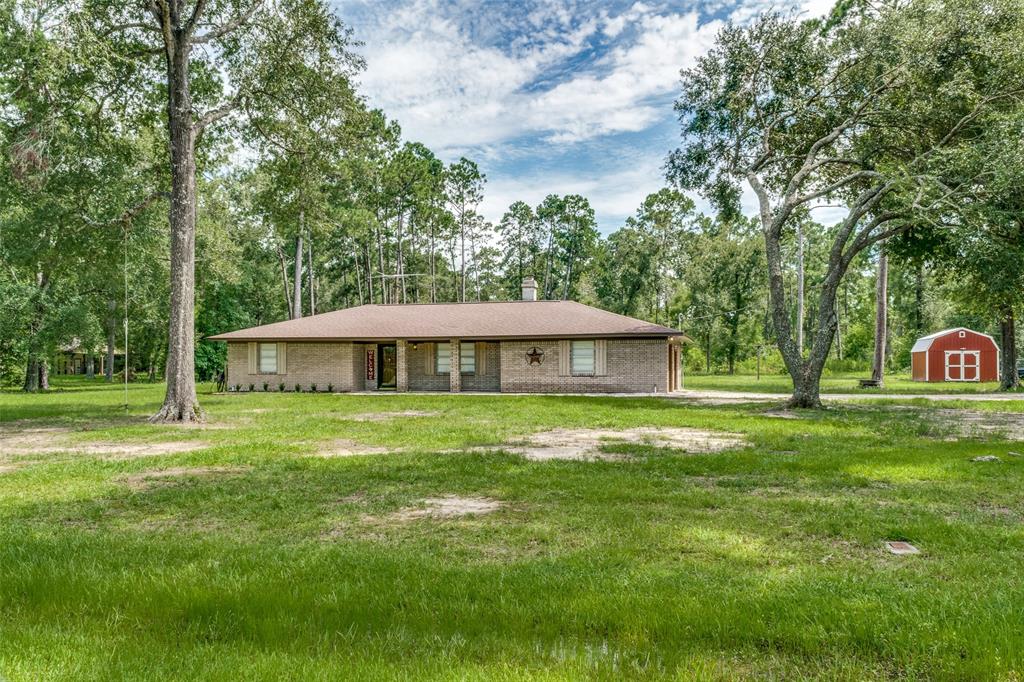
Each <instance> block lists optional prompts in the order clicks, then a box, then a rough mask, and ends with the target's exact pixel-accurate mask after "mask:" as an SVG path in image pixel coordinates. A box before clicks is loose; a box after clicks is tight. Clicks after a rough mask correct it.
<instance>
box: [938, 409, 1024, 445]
mask: <svg viewBox="0 0 1024 682" xmlns="http://www.w3.org/2000/svg"><path fill="white" fill-rule="evenodd" d="M929 414H930V415H931V417H932V419H933V420H934V421H935V422H936V423H938V424H940V425H948V426H951V427H953V434H952V437H951V439H952V440H957V439H958V438H1006V439H1008V440H1024V414H1021V413H1019V412H982V411H979V410H954V409H948V408H943V409H939V410H930V411H929Z"/></svg>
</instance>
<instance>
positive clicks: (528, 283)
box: [523, 277, 537, 301]
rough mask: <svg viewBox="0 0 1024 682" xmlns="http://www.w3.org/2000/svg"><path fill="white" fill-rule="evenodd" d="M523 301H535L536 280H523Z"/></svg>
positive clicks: (529, 278) (528, 278) (531, 278)
mask: <svg viewBox="0 0 1024 682" xmlns="http://www.w3.org/2000/svg"><path fill="white" fill-rule="evenodd" d="M523 300H524V301H536V300H537V280H535V279H534V278H533V277H527V278H526V279H524V280H523Z"/></svg>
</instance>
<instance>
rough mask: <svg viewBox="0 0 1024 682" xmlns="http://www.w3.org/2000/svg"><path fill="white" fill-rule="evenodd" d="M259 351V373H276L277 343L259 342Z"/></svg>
mask: <svg viewBox="0 0 1024 682" xmlns="http://www.w3.org/2000/svg"><path fill="white" fill-rule="evenodd" d="M259 352H260V355H259V363H260V364H259V371H260V374H277V344H276V343H261V344H260V345H259Z"/></svg>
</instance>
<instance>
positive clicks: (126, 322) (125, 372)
mask: <svg viewBox="0 0 1024 682" xmlns="http://www.w3.org/2000/svg"><path fill="white" fill-rule="evenodd" d="M124 410H125V412H127V411H128V226H127V225H125V226H124Z"/></svg>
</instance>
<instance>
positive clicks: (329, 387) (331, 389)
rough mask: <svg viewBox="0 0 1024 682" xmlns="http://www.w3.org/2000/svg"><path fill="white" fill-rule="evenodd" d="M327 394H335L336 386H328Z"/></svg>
mask: <svg viewBox="0 0 1024 682" xmlns="http://www.w3.org/2000/svg"><path fill="white" fill-rule="evenodd" d="M327 392H328V393H334V384H327Z"/></svg>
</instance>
